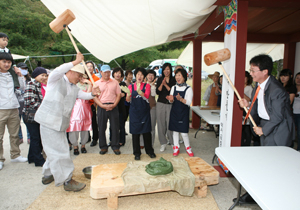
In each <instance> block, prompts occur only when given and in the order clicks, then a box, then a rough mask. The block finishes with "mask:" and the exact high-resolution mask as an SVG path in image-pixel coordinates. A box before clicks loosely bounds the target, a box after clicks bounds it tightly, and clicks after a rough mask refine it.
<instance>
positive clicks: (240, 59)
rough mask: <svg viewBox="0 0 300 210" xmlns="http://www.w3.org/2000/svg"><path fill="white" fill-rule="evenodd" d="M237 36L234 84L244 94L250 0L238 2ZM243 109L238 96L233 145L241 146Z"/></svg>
mask: <svg viewBox="0 0 300 210" xmlns="http://www.w3.org/2000/svg"><path fill="white" fill-rule="evenodd" d="M237 5H238V8H237V31H236V33H237V38H236V63H235V82H234V85H235V87H236V89H237V91H238V92H240V93H241V96H242V98H243V96H244V81H245V62H246V47H247V27H248V1H238V3H237ZM242 119H243V110H242V109H241V108H240V106H239V104H238V99H237V97H234V101H233V116H232V130H231V133H232V135H231V146H241V138H242Z"/></svg>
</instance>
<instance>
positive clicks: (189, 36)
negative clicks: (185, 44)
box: [182, 33, 195, 41]
mask: <svg viewBox="0 0 300 210" xmlns="http://www.w3.org/2000/svg"><path fill="white" fill-rule="evenodd" d="M194 39H195V34H194V33H192V34H188V35H185V36H183V37H182V41H193V40H194Z"/></svg>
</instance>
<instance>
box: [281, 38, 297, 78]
mask: <svg viewBox="0 0 300 210" xmlns="http://www.w3.org/2000/svg"><path fill="white" fill-rule="evenodd" d="M295 56H296V42H289V43H284V57H283V68H284V69H291V70H292V72H293V74H294V69H295Z"/></svg>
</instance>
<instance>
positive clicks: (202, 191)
mask: <svg viewBox="0 0 300 210" xmlns="http://www.w3.org/2000/svg"><path fill="white" fill-rule="evenodd" d="M194 194H195V195H196V196H197V197H198V198H205V197H206V195H207V184H206V181H205V180H201V182H200V186H198V187H195V191H194Z"/></svg>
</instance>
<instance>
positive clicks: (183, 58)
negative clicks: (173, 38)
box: [177, 42, 284, 74]
mask: <svg viewBox="0 0 300 210" xmlns="http://www.w3.org/2000/svg"><path fill="white" fill-rule="evenodd" d="M223 48H224V43H223V42H203V44H202V58H201V59H202V70H204V71H206V72H207V73H210V74H212V73H214V72H215V71H219V72H220V73H221V74H222V71H220V69H219V67H218V65H211V66H207V65H205V63H204V55H205V54H207V53H210V52H214V51H217V50H220V49H223ZM261 53H265V54H268V55H270V56H271V57H272V58H273V61H276V60H280V59H283V54H284V44H254V43H248V44H247V54H246V66H245V70H249V69H250V65H249V61H250V59H251V58H252V57H254V56H255V55H258V54H261ZM177 63H178V64H182V65H185V66H190V67H192V66H193V42H190V43H189V44H188V46H186V48H185V49H184V51H183V52H182V53H181V55H180V56H179V58H178V60H177Z"/></svg>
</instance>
